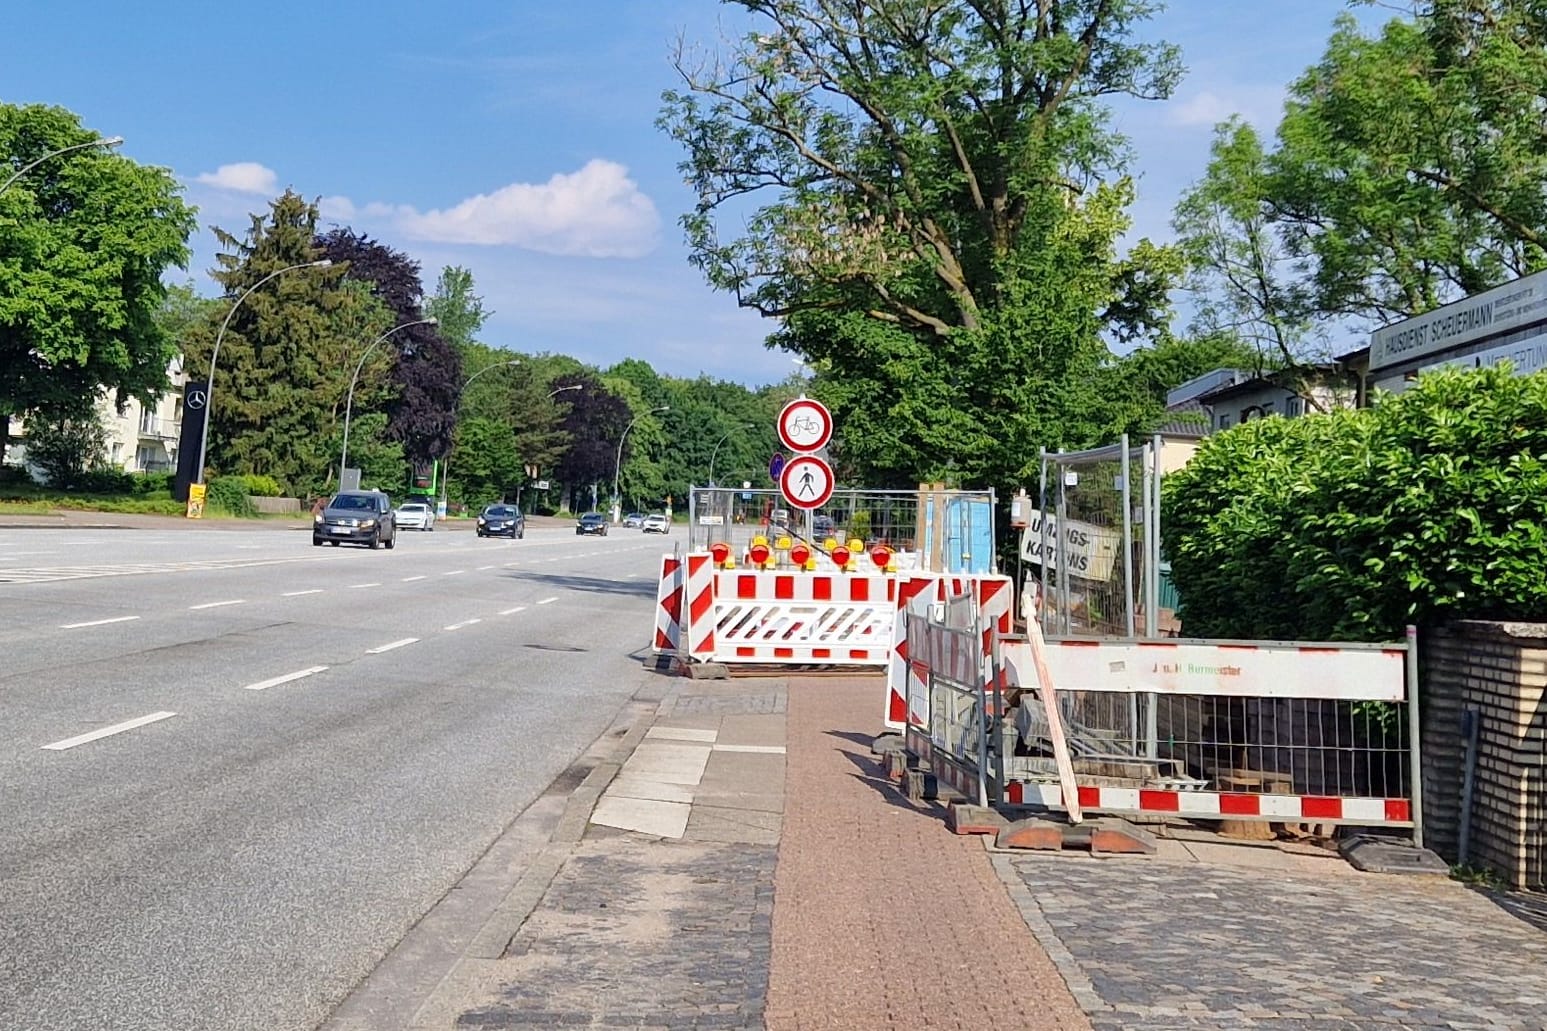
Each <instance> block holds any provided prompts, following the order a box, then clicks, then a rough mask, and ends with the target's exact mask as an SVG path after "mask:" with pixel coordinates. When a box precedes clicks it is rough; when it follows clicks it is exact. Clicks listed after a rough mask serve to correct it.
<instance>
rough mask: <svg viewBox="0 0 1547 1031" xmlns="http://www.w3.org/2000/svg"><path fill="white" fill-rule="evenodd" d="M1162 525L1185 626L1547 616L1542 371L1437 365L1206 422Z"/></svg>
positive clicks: (1273, 629) (1282, 632)
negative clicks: (1379, 386)
mask: <svg viewBox="0 0 1547 1031" xmlns="http://www.w3.org/2000/svg"><path fill="white" fill-rule="evenodd" d="M1161 525H1162V527H1163V534H1164V539H1165V549H1166V552H1167V555H1168V557H1169V559H1170V561H1171V576H1172V580H1173V582H1174V583H1175V585H1176V587H1177V589H1178V591H1179V593H1180V596H1181V606H1182V610H1181V617H1182V622H1183V625H1184V627H1185V629H1186V633H1187V635H1188V636H1190V637H1191V636H1198V637H1224V638H1258V639H1274V640H1366V641H1374V640H1391V639H1396V638H1400V637H1401V635H1402V628H1403V626H1404V625H1406V624H1408V623H1417V624H1420V625H1430V624H1433V623H1436V622H1438V621H1440V620H1443V619H1448V618H1474V619H1505V620H1522V621H1543V620H1547V534H1544V527H1547V374H1536V375H1532V376H1524V377H1517V376H1515V375H1513V373H1512V371H1511V370H1510V369H1509V368H1508V367H1507V366H1496V367H1493V368H1489V369H1480V370H1465V371H1461V370H1445V371H1440V372H1435V373H1431V374H1425V375H1424V376H1422V377H1420V378H1419V380H1418V382H1417V383H1416V384H1415V385H1414V386H1413V387H1412V388H1411V389H1409V390H1407V391H1406V392H1404V393H1402V394H1400V395H1389V394H1385V395H1381V396H1380V397H1379V398H1378V400H1377V403H1376V404H1375V405H1374V407H1371V408H1367V409H1361V410H1358V411H1335V412H1331V413H1327V414H1316V415H1311V416H1307V417H1305V418H1299V419H1283V418H1269V419H1263V420H1258V421H1253V422H1248V423H1245V424H1243V425H1241V426H1239V427H1236V428H1234V429H1231V430H1227V431H1225V432H1222V433H1218V434H1215V435H1213V436H1211V437H1209V438H1208V439H1207V440H1206V441H1205V443H1204V445H1203V446H1202V447H1201V448H1200V449H1199V452H1198V454H1197V455H1196V456H1195V457H1194V458H1193V460H1192V461H1191V462H1190V463H1189V464H1188V465H1187V466H1186V468H1184V469H1182V470H1181V471H1180V472H1177V473H1174V474H1172V475H1170V476H1168V477H1167V479H1166V482H1165V484H1164V489H1163V502H1162V524H1161Z"/></svg>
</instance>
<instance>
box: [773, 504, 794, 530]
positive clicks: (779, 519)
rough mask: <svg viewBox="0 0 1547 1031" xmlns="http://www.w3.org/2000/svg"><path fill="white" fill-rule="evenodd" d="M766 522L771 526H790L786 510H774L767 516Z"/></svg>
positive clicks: (788, 511)
mask: <svg viewBox="0 0 1547 1031" xmlns="http://www.w3.org/2000/svg"><path fill="white" fill-rule="evenodd" d="M768 522H769V523H770V524H771V525H773V526H777V527H788V526H789V525H790V510H789V509H787V508H776V509H774V510H773V512H772V513H770V514H769V516H768Z"/></svg>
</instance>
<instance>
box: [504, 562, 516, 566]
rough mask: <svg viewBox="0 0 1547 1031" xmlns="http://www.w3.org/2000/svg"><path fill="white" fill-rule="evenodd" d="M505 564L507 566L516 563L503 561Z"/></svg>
mask: <svg viewBox="0 0 1547 1031" xmlns="http://www.w3.org/2000/svg"><path fill="white" fill-rule="evenodd" d="M505 564H506V565H507V566H513V565H515V564H516V563H514V562H507V563H505Z"/></svg>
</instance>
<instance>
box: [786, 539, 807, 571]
mask: <svg viewBox="0 0 1547 1031" xmlns="http://www.w3.org/2000/svg"><path fill="white" fill-rule="evenodd" d="M810 558H811V549H810V548H808V547H806V546H805V545H804V544H802V543H800V542H799V541H796V542H795V544H794V545H792V546H791V547H790V561H791V562H793V563H795V564H796V565H797V566H803V565H805V564H806V563H807V561H809V560H810Z"/></svg>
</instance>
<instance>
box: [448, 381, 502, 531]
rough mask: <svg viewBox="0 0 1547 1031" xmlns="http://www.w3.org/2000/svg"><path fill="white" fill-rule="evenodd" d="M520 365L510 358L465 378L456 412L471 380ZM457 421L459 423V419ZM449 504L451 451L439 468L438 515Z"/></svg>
mask: <svg viewBox="0 0 1547 1031" xmlns="http://www.w3.org/2000/svg"><path fill="white" fill-rule="evenodd" d="M520 364H521V359H520V358H512V359H511V360H510V361H508V362H497V363H495V364H494V365H485V366H484V367H483V368H481V369H479V370H478V371H477V372H475V373H473V374H472V375H471V376H469V377H467V379H465V380H463V381H462V389H461V390H459V391H457V408H456V410H457V412H459V413H460V412H461V411H462V398H464V397H466V396H467V388H468V385H469V384H470V383H472V382H473V380H475V379H477V378H478V377H479V376H482V375H483V374H484V373H486V372H493V371H494V370H495V369H509V368H512V367H514V366H517V365H520ZM458 421H460V419H459V420H458ZM452 432H453V436H452V438H451V439H452V443H453V444H455V443H456V437H455V430H453V431H452ZM450 503H451V451H450V450H448V451H447V452H446V460H445V465H443V466H442V467H441V471H440V507H441V511H440V513H439V514H440V515H445V514H446V506H447V505H449V504H450Z"/></svg>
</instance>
